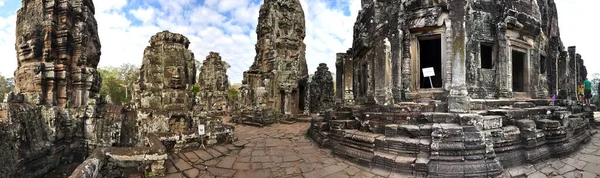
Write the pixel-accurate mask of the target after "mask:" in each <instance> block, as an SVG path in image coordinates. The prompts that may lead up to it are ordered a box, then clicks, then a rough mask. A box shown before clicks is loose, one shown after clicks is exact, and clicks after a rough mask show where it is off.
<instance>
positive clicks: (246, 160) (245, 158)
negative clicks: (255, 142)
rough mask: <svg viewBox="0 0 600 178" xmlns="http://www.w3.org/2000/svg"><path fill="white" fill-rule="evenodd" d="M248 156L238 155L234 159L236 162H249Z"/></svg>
mask: <svg viewBox="0 0 600 178" xmlns="http://www.w3.org/2000/svg"><path fill="white" fill-rule="evenodd" d="M250 158H251V157H250V156H245V157H239V158H238V159H237V160H236V161H237V162H242V163H249V162H250Z"/></svg>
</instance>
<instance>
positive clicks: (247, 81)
mask: <svg viewBox="0 0 600 178" xmlns="http://www.w3.org/2000/svg"><path fill="white" fill-rule="evenodd" d="M256 34H257V37H258V40H257V44H256V52H257V54H256V57H255V59H254V63H253V64H252V66H250V69H249V70H248V71H246V72H244V80H243V81H242V82H243V84H244V85H245V86H247V87H246V88H245V90H244V91H243V92H244V93H247V94H243V96H245V98H244V103H243V104H244V105H246V106H248V107H249V108H263V109H264V108H273V109H275V110H277V111H280V112H282V113H286V114H298V113H301V112H302V111H303V110H304V102H305V101H304V99H303V98H305V97H306V91H305V90H306V84H307V83H306V82H307V78H308V69H307V67H306V58H305V50H306V46H305V44H304V42H303V41H304V37H305V36H306V27H305V24H304V12H303V10H302V7H301V5H300V1H298V0H265V1H264V3H263V4H262V5H261V8H260V15H259V18H258V26H257V27H256Z"/></svg>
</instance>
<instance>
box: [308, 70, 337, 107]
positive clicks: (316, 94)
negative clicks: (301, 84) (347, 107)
mask: <svg viewBox="0 0 600 178" xmlns="http://www.w3.org/2000/svg"><path fill="white" fill-rule="evenodd" d="M333 90H334V89H333V76H332V74H331V72H329V68H328V67H327V64H325V63H321V64H319V67H318V68H317V71H316V72H315V75H313V77H312V81H311V82H310V87H309V95H310V112H311V113H318V112H320V111H323V110H326V109H329V108H331V107H333Z"/></svg>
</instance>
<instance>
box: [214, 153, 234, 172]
mask: <svg viewBox="0 0 600 178" xmlns="http://www.w3.org/2000/svg"><path fill="white" fill-rule="evenodd" d="M235 159H236V158H235V157H233V156H227V157H224V158H223V159H221V161H220V162H219V164H217V167H220V168H227V169H231V168H232V167H233V163H234V162H235Z"/></svg>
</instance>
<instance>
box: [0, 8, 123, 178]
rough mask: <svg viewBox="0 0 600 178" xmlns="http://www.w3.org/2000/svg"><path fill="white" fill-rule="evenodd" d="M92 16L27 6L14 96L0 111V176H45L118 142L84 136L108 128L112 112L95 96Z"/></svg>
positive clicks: (96, 51) (90, 11)
mask: <svg viewBox="0 0 600 178" xmlns="http://www.w3.org/2000/svg"><path fill="white" fill-rule="evenodd" d="M94 13H95V9H94V4H93V2H92V1H91V0H45V1H22V7H21V9H19V10H18V11H17V22H16V23H17V26H16V27H17V28H16V39H17V40H16V42H15V51H16V54H17V55H16V57H17V61H18V68H17V69H16V71H15V73H14V75H15V92H16V93H11V94H9V95H8V96H7V99H6V101H7V103H2V104H1V107H0V113H2V114H0V138H2V140H3V141H2V143H0V159H1V160H3V163H4V164H3V165H4V166H1V167H0V175H1V176H0V177H4V176H6V177H40V176H42V175H45V174H46V173H47V172H49V171H51V170H53V169H55V168H57V167H59V166H60V165H64V164H70V163H72V162H74V161H75V162H76V161H81V160H82V159H83V158H84V157H85V156H86V155H87V154H88V151H89V148H93V147H95V146H96V145H102V144H107V143H108V144H110V143H111V142H114V141H115V139H117V138H115V137H114V135H112V134H110V132H107V134H106V135H102V134H98V135H95V134H94V135H90V134H86V132H85V130H86V127H85V126H84V125H88V126H89V125H104V122H103V121H104V119H98V118H99V116H100V115H103V114H104V113H106V112H107V111H108V110H110V109H109V108H110V107H108V106H107V105H106V104H105V103H104V102H103V99H102V97H100V96H99V95H98V92H99V89H100V86H101V85H100V83H101V82H102V79H101V78H100V76H99V74H98V72H97V71H96V66H97V65H98V62H99V60H100V47H101V46H100V40H99V38H98V32H97V24H96V20H95V18H94ZM6 60H8V59H6ZM105 119H106V120H112V119H113V118H112V117H110V116H107V117H106V118H105ZM106 125H107V127H110V126H114V124H111V123H107V124H106ZM117 135H118V134H117ZM117 137H118V136H117ZM96 138H98V139H96Z"/></svg>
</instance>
